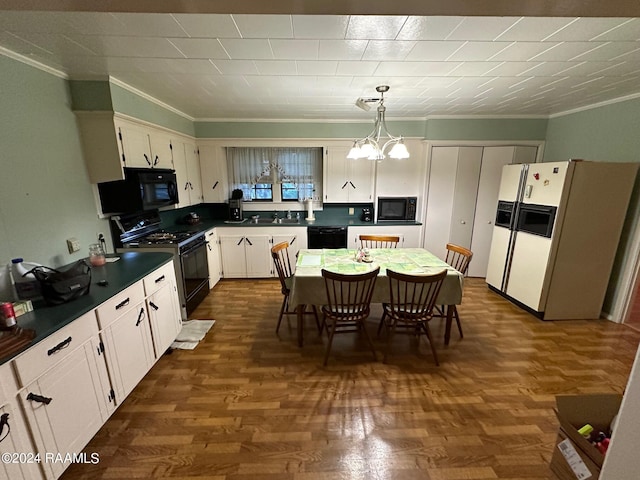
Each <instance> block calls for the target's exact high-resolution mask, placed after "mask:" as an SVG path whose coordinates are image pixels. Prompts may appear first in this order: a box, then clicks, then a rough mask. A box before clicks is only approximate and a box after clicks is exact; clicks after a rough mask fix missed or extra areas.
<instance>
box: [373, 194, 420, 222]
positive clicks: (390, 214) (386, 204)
mask: <svg viewBox="0 0 640 480" xmlns="http://www.w3.org/2000/svg"><path fill="white" fill-rule="evenodd" d="M417 205H418V198H417V197H378V221H393V220H395V221H415V220H416V210H417V208H416V207H417Z"/></svg>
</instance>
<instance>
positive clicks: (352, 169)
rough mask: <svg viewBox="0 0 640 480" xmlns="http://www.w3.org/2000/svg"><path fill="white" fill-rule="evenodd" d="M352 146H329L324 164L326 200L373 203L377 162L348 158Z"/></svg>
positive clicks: (329, 201) (331, 201) (330, 201)
mask: <svg viewBox="0 0 640 480" xmlns="http://www.w3.org/2000/svg"><path fill="white" fill-rule="evenodd" d="M350 149H351V147H327V148H326V149H325V158H324V160H325V161H324V165H323V177H324V181H323V190H324V201H325V202H327V203H347V202H352V203H371V202H373V187H374V177H375V166H376V162H375V161H372V160H368V159H366V158H363V159H358V160H353V159H349V158H347V154H348V153H349V150H350Z"/></svg>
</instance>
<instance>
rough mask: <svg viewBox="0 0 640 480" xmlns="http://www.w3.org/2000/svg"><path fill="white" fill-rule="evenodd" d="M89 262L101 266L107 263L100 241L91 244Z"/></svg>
mask: <svg viewBox="0 0 640 480" xmlns="http://www.w3.org/2000/svg"><path fill="white" fill-rule="evenodd" d="M89 263H90V264H91V265H92V266H94V267H99V266H101V265H104V264H105V263H107V260H106V258H105V254H104V250H103V248H102V245H100V244H99V243H92V244H91V245H89Z"/></svg>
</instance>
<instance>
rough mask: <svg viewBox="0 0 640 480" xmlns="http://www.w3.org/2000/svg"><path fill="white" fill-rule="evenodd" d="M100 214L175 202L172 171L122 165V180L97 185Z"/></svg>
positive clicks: (176, 195) (176, 196) (176, 189)
mask: <svg viewBox="0 0 640 480" xmlns="http://www.w3.org/2000/svg"><path fill="white" fill-rule="evenodd" d="M98 192H99V194H100V203H101V205H102V213H130V212H137V211H141V210H150V209H154V208H162V207H169V206H171V205H176V204H177V203H178V184H177V180H176V174H175V171H173V170H169V169H162V168H153V169H151V168H125V169H124V180H116V181H113V182H105V183H99V184H98Z"/></svg>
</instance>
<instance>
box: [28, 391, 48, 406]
mask: <svg viewBox="0 0 640 480" xmlns="http://www.w3.org/2000/svg"><path fill="white" fill-rule="evenodd" d="M27 400H31V401H33V402H38V403H44V404H45V405H49V404H50V403H51V400H53V399H52V398H49V397H43V396H42V395H38V394H36V393H31V392H29V394H28V395H27Z"/></svg>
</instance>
